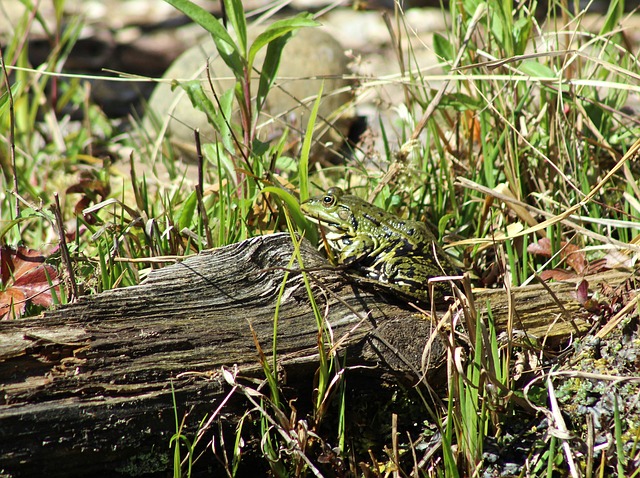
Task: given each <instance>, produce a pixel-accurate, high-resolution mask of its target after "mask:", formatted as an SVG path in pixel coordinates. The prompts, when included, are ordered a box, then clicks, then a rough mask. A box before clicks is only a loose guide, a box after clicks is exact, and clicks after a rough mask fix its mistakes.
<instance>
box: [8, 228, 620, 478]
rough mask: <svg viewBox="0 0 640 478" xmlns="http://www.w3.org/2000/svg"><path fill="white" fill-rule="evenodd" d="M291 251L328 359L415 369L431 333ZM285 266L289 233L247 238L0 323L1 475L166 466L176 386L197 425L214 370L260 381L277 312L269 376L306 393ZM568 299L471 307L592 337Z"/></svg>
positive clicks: (312, 360) (556, 296) (217, 377)
mask: <svg viewBox="0 0 640 478" xmlns="http://www.w3.org/2000/svg"><path fill="white" fill-rule="evenodd" d="M300 252H301V257H302V261H303V264H304V268H305V270H309V271H310V272H309V273H308V277H310V281H309V284H310V287H311V289H312V290H313V295H314V297H315V300H316V301H317V304H318V309H319V310H320V312H321V313H322V314H324V320H326V323H327V324H329V327H330V330H331V334H332V337H333V342H334V344H339V345H338V346H337V347H336V349H337V350H338V351H342V350H345V349H348V350H349V357H350V361H351V363H354V362H359V363H366V364H369V365H378V364H379V363H380V362H381V360H384V361H385V362H386V363H387V370H388V369H389V367H390V368H391V369H392V370H394V371H396V372H400V373H406V372H407V371H411V370H413V371H415V370H416V368H419V367H420V363H421V359H422V351H423V348H424V346H425V344H426V343H427V342H428V340H429V338H430V337H431V335H432V334H433V330H434V325H433V324H434V322H432V321H429V320H425V318H424V316H420V314H417V313H416V310H415V309H414V308H412V307H409V306H407V305H406V304H402V303H399V304H398V303H395V304H394V303H393V302H391V301H389V300H388V299H386V298H384V297H383V296H381V295H380V294H379V293H378V291H376V290H373V289H371V288H368V287H366V286H361V285H358V284H354V282H353V281H352V280H350V279H349V278H348V276H347V275H345V274H344V273H342V272H341V271H338V270H336V269H333V268H331V267H327V266H328V264H327V263H326V260H325V259H323V258H322V256H320V255H319V253H318V252H317V251H315V250H314V249H313V248H312V247H311V245H310V244H309V243H307V242H306V241H303V242H302V245H301V248H300ZM293 255H294V248H293V246H292V241H291V239H290V237H289V236H288V235H286V234H274V235H270V236H263V237H257V238H253V239H249V240H247V241H243V242H241V243H238V244H233V245H230V246H227V247H223V248H220V249H216V250H212V251H208V252H204V253H201V254H199V255H197V256H194V257H191V258H188V259H186V260H184V261H182V262H179V263H176V264H173V265H170V266H167V267H164V268H162V269H158V270H154V271H153V272H152V273H151V274H150V275H149V277H148V278H147V279H146V280H145V281H144V282H143V283H141V284H140V285H138V286H135V287H128V288H123V289H115V290H110V291H106V292H104V293H101V294H97V295H94V296H88V297H83V298H81V299H80V300H78V301H77V302H75V303H73V304H69V305H65V306H62V307H60V308H58V309H56V310H53V311H50V312H47V313H45V314H44V315H43V316H42V317H37V318H28V319H20V320H14V321H5V322H1V323H0V383H1V384H2V385H1V387H0V388H1V390H2V394H1V395H0V474H2V473H4V474H8V475H10V476H49V477H56V476H65V477H71V476H88V475H92V476H94V477H95V476H118V475H117V474H118V473H120V474H121V475H123V476H133V475H140V474H143V473H149V472H154V471H164V470H166V469H170V468H171V464H170V463H169V461H170V460H169V456H170V454H169V449H168V444H169V439H170V437H171V436H172V435H173V434H174V433H175V418H174V413H175V412H174V405H173V393H172V387H173V390H175V392H174V393H175V400H176V403H177V404H178V408H179V410H182V411H184V410H190V411H191V412H190V418H189V419H190V420H191V422H193V423H197V421H199V420H200V419H201V418H202V417H203V416H204V415H205V414H207V413H209V414H210V413H211V411H212V410H214V409H215V408H216V407H218V405H219V404H220V402H221V401H222V400H223V399H224V398H225V397H226V396H227V393H228V390H229V386H228V385H226V384H225V382H224V380H223V379H222V377H221V374H220V373H219V372H220V370H221V367H231V366H234V365H236V366H237V367H238V370H239V371H240V372H241V374H242V375H243V376H245V377H261V376H262V372H261V366H260V364H259V361H258V353H257V349H256V344H255V342H254V336H253V334H255V337H256V339H257V341H258V342H259V344H260V346H261V347H262V349H263V350H265V351H271V349H272V346H273V335H274V318H275V317H276V315H277V318H278V325H277V353H278V366H279V367H280V368H281V369H282V370H283V371H284V372H285V373H286V376H287V380H288V385H291V386H296V383H295V382H296V381H302V382H306V383H307V386H310V384H311V382H312V377H313V373H314V371H315V369H316V368H317V360H318V359H317V357H318V326H317V322H316V318H315V316H314V312H313V308H312V306H311V302H310V300H309V297H308V293H307V289H306V286H305V282H304V280H303V276H302V274H300V273H299V272H295V271H291V269H296V268H298V267H299V264H298V262H297V261H296V260H295V259H294V260H293V261H292V256H293ZM311 271H313V272H311ZM620 280H621V279H620ZM573 289H574V285H572V284H555V285H552V286H549V289H548V290H547V289H545V288H544V287H543V286H541V285H536V286H531V287H528V288H524V289H523V290H517V289H516V290H514V291H513V294H512V299H509V298H507V297H506V294H505V293H504V292H502V291H491V292H486V293H484V292H483V293H482V294H477V295H476V297H475V300H476V303H478V304H482V307H487V306H490V308H491V311H492V314H493V318H494V320H495V322H496V324H497V325H496V326H497V327H498V329H501V330H505V328H506V324H507V322H508V321H511V324H512V327H513V328H516V329H522V330H526V331H527V333H528V334H530V335H531V336H537V337H538V338H543V337H544V336H547V339H548V340H560V339H562V338H565V337H567V336H568V335H569V334H571V333H574V332H576V331H578V332H580V331H584V330H586V328H587V327H588V323H587V322H586V319H587V317H588V313H587V312H586V311H584V310H583V309H582V308H581V306H580V305H579V304H578V303H577V301H576V300H575V299H574V298H573ZM549 291H552V293H549ZM556 318H559V320H554V319H556ZM550 324H551V325H553V326H551V325H550ZM431 352H432V358H433V359H434V360H433V362H434V363H435V364H437V363H439V362H441V359H442V357H443V356H444V347H443V345H442V343H440V342H439V341H438V340H435V341H433V345H432V351H431ZM394 354H395V355H394ZM394 356H395V357H396V358H397V360H396V361H395V362H394V360H393V359H389V358H390V357H394ZM189 372H190V373H189ZM380 373H381V372H380ZM238 398H240V397H238ZM234 400H235V398H234V399H233V400H230V401H229V402H228V403H226V404H225V407H227V409H228V414H230V415H233V412H234V410H235V411H237V412H238V413H239V414H241V413H242V407H243V406H244V403H243V402H241V401H240V400H237V401H234ZM180 414H181V413H180ZM191 422H189V423H188V424H189V425H193V423H191Z"/></svg>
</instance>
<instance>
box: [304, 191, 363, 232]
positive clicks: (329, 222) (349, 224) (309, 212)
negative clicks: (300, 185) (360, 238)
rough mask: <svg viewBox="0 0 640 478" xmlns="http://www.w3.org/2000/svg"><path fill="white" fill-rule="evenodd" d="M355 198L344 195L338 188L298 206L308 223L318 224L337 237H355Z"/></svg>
mask: <svg viewBox="0 0 640 478" xmlns="http://www.w3.org/2000/svg"><path fill="white" fill-rule="evenodd" d="M354 199H356V200H357V198H356V197H355V196H350V195H346V194H345V193H344V191H343V190H342V189H340V188H330V189H329V190H328V191H327V192H326V193H325V194H323V195H322V196H315V197H312V198H309V199H307V200H306V201H304V202H303V203H302V204H300V209H301V210H302V213H303V214H304V215H305V216H306V217H307V219H309V220H310V221H313V222H315V223H316V224H320V225H321V226H324V227H326V228H327V229H329V231H330V232H332V233H335V234H337V235H339V236H343V235H345V234H346V235H349V236H355V234H356V226H357V221H356V220H355V217H354V214H355V213H356V212H357V211H354V210H353V207H354V204H355V201H354Z"/></svg>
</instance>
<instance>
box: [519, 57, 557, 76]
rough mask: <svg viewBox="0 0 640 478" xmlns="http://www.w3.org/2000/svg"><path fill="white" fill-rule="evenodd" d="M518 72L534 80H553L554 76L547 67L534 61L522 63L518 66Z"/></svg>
mask: <svg viewBox="0 0 640 478" xmlns="http://www.w3.org/2000/svg"><path fill="white" fill-rule="evenodd" d="M520 71H521V72H522V73H524V74H525V75H529V76H533V77H535V78H555V77H556V74H555V73H554V72H553V70H552V69H551V68H549V67H548V66H547V65H543V64H542V63H540V62H538V61H534V60H526V61H523V62H522V64H521V65H520Z"/></svg>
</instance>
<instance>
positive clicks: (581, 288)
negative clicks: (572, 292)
mask: <svg viewBox="0 0 640 478" xmlns="http://www.w3.org/2000/svg"><path fill="white" fill-rule="evenodd" d="M576 298H577V299H578V302H579V303H580V305H584V304H586V303H587V300H589V283H588V282H587V281H586V280H581V281H580V283H579V284H578V287H576Z"/></svg>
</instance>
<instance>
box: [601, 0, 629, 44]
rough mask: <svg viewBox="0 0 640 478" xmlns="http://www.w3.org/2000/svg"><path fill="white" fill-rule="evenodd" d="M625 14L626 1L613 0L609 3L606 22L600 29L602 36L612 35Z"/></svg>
mask: <svg viewBox="0 0 640 478" xmlns="http://www.w3.org/2000/svg"><path fill="white" fill-rule="evenodd" d="M623 14H624V0H613V1H612V2H611V3H609V10H607V16H606V19H605V21H604V25H602V28H601V29H600V36H605V35H607V34H609V33H611V32H612V31H613V30H614V29H615V28H616V25H617V24H618V22H619V21H620V18H621V17H622V15H623Z"/></svg>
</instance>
